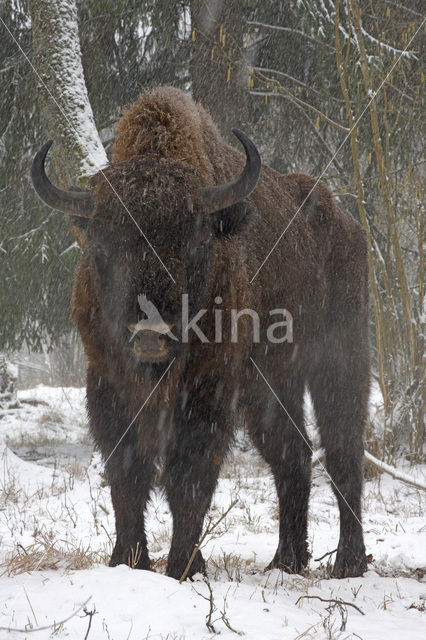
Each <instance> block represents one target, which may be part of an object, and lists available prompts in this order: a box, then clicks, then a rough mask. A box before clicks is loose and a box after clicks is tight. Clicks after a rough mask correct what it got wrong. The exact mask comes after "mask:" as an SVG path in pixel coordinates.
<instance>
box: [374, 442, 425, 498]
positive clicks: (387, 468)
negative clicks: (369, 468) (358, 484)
mask: <svg viewBox="0 0 426 640" xmlns="http://www.w3.org/2000/svg"><path fill="white" fill-rule="evenodd" d="M364 457H365V459H366V460H368V462H369V463H370V464H372V465H373V467H376V469H380V471H384V473H388V474H389V475H390V476H392V477H393V478H396V480H401V482H405V483H406V484H410V485H411V486H412V487H416V489H422V490H423V491H426V484H424V483H423V482H420V481H419V480H414V478H412V477H411V476H409V475H408V474H406V473H404V472H403V471H398V469H395V467H392V466H391V465H390V464H386V462H382V461H381V460H378V459H377V458H375V457H374V456H372V455H371V453H369V452H368V451H364Z"/></svg>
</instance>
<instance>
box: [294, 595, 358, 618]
mask: <svg viewBox="0 0 426 640" xmlns="http://www.w3.org/2000/svg"><path fill="white" fill-rule="evenodd" d="M305 599H306V600H321V602H327V603H328V604H337V605H342V604H344V605H345V606H347V607H353V608H354V609H356V610H357V611H358V612H359V613H360V614H361V615H363V616H365V613H364V611H361V609H360V608H359V607H357V606H356V604H352V602H345V601H344V600H335V599H333V598H330V599H329V600H328V599H326V598H321V596H300V598H298V599H297V600H296V604H299V602H300V601H301V600H305Z"/></svg>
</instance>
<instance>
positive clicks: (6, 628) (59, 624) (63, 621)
mask: <svg viewBox="0 0 426 640" xmlns="http://www.w3.org/2000/svg"><path fill="white" fill-rule="evenodd" d="M91 599H92V596H90V597H89V598H87V600H86V602H83V604H82V605H81V606H80V607H79V608H78V609H76V610H75V611H74V613H72V614H71V615H70V616H68V618H64V619H63V620H60V621H59V622H52V624H47V625H45V626H44V627H35V628H34V629H18V628H15V627H0V631H9V632H11V631H15V632H16V633H34V632H35V631H45V630H46V629H57V628H58V627H60V626H61V625H63V624H65V623H66V622H68V620H71V618H74V616H76V615H77V613H79V612H80V611H81V610H82V609H85V607H86V605H87V603H88V602H90V600H91ZM86 637H87V635H86Z"/></svg>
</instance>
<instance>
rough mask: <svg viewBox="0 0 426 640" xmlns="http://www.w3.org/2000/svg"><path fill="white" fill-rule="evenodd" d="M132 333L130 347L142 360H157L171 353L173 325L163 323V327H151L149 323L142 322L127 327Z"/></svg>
mask: <svg viewBox="0 0 426 640" xmlns="http://www.w3.org/2000/svg"><path fill="white" fill-rule="evenodd" d="M127 328H128V329H129V331H130V332H131V334H132V335H131V336H130V345H131V348H132V351H133V353H134V354H135V355H136V356H137V358H139V359H141V360H153V359H155V360H157V359H161V358H162V357H165V356H166V355H167V354H168V353H169V349H168V345H170V344H171V342H172V340H171V339H170V335H173V334H171V329H172V328H173V326H172V325H169V324H166V323H161V326H157V325H149V324H148V322H147V321H140V322H138V323H136V324H129V325H128V326H127Z"/></svg>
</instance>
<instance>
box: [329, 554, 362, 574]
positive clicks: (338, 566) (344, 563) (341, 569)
mask: <svg viewBox="0 0 426 640" xmlns="http://www.w3.org/2000/svg"><path fill="white" fill-rule="evenodd" d="M365 571H367V558H366V556H365V551H364V550H363V551H362V552H360V553H358V554H356V553H354V552H353V551H351V550H350V549H348V548H343V549H341V550H340V549H339V550H338V552H337V556H336V561H335V563H334V567H333V571H332V572H331V577H332V578H357V577H359V576H363V575H364V572H365Z"/></svg>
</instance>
